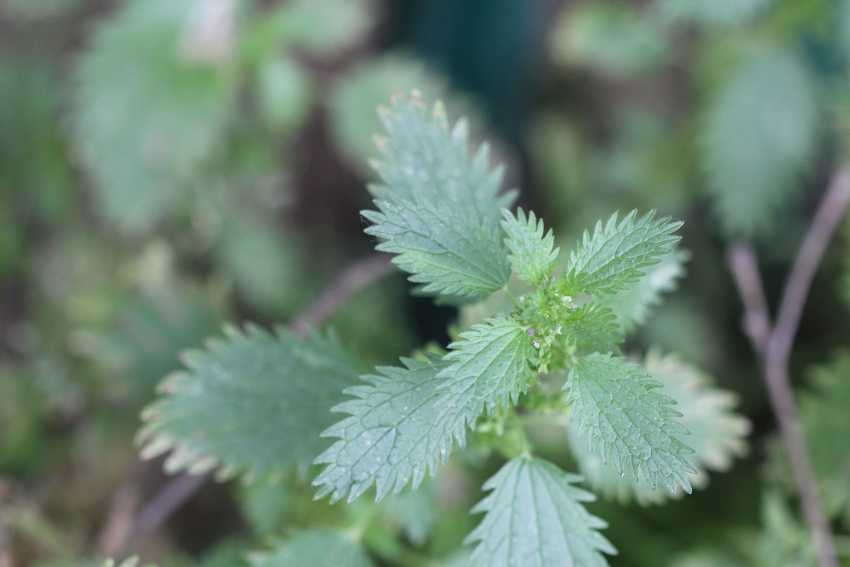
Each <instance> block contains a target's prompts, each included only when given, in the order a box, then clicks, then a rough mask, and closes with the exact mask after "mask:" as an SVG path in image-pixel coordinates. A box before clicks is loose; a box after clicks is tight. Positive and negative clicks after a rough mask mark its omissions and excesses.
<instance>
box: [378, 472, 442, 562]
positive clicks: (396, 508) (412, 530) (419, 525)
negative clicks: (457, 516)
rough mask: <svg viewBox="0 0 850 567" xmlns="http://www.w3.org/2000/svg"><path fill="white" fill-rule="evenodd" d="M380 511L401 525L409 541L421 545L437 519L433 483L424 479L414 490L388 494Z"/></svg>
mask: <svg viewBox="0 0 850 567" xmlns="http://www.w3.org/2000/svg"><path fill="white" fill-rule="evenodd" d="M381 511H382V513H383V514H384V515H386V516H387V517H388V518H390V519H391V520H392V521H393V522H395V523H397V524H398V525H399V526H400V527H401V529H402V531H403V532H404V535H405V536H406V537H407V539H408V540H410V543H412V544H413V545H415V546H417V547H420V546H422V545H423V544H424V543H425V540H426V539H428V535H429V534H430V533H431V529H432V528H433V527H434V524H435V523H436V522H437V519H438V510H437V494H436V491H435V489H434V483H433V482H432V481H431V480H425V481H424V482H423V483H422V484H421V485H419V488H417V489H416V490H410V489H405V490H402V491H401V492H399V493H398V494H393V495H391V496H388V497H387V498H385V499H384V500H383V505H382V507H381Z"/></svg>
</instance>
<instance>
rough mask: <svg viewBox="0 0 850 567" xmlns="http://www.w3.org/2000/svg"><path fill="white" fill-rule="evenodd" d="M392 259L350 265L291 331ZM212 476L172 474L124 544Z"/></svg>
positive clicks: (317, 318)
mask: <svg viewBox="0 0 850 567" xmlns="http://www.w3.org/2000/svg"><path fill="white" fill-rule="evenodd" d="M390 259H391V256H389V255H386V254H380V255H374V256H369V257H367V258H365V259H363V260H360V261H358V262H355V263H354V264H353V265H351V266H349V267H348V269H346V270H345V271H344V272H343V273H342V274H341V275H340V276H339V277H338V278H337V279H336V280H335V281H334V282H333V283H332V284H331V285H330V286H328V287H327V288H326V289H325V291H324V292H322V294H321V295H320V296H319V297H318V298H317V299H316V300H315V301H313V303H311V304H310V305H309V306H308V307H307V308H306V309H305V310H304V311H302V312H301V313H300V314H298V315H297V316H296V317H294V318H293V319H292V322H291V323H290V329H291V330H292V332H293V333H294V334H295V335H297V336H300V337H304V336H306V334H307V332H308V329H309V328H310V327H311V326H319V325H321V324H322V323H323V322H324V321H326V320H327V319H328V318H329V317H330V316H331V315H333V313H334V312H335V311H337V310H338V309H339V308H340V307H342V306H343V305H345V303H346V302H348V300H350V299H351V297H352V296H354V295H355V294H357V293H358V292H359V291H361V290H362V289H363V288H365V287H367V286H368V285H369V284H371V283H373V282H375V281H377V280H379V279H380V278H382V277H383V276H385V275H387V274H389V273H390V271H391V264H390ZM211 476H212V475H211V474H210V473H207V474H201V475H192V474H189V473H186V472H184V473H181V474H179V475H177V476H176V477H174V478H172V479H171V480H170V481H169V482H168V484H166V485H165V486H164V487H163V488H161V489H160V490H159V491H158V492H157V493H156V494H154V495H153V497H152V498H151V499H150V500H148V501H147V502H146V503H145V504H144V505H143V506H142V507H141V509H140V510H139V512H138V514H136V517H135V522H134V525H133V530H132V533H131V534H129V535H128V537H127V539H126V541H125V546H126V545H128V544H130V543H131V542H136V541H138V539H139V538H141V537H142V536H144V535H146V534H149V533H151V532H153V531H154V530H156V529H157V528H159V527H160V526H161V525H162V524H163V523H164V522H165V521H166V520H167V519H168V518H169V517H170V516H171V514H173V513H174V512H175V511H176V510H177V509H178V508H180V507H181V506H182V505H183V504H184V503H185V502H186V501H187V500H189V498H191V497H192V495H193V494H195V493H196V492H197V491H198V490H199V489H200V488H201V486H203V485H204V483H206V481H207V480H208V479H209V478H210V477H211ZM122 547H123V546H122Z"/></svg>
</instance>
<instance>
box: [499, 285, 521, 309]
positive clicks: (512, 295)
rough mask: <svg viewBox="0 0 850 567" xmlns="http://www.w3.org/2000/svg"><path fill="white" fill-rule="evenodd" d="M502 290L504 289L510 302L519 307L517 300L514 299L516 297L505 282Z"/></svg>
mask: <svg viewBox="0 0 850 567" xmlns="http://www.w3.org/2000/svg"><path fill="white" fill-rule="evenodd" d="M502 291H504V292H505V293H506V294H507V295H508V297H509V298H510V299H511V302H513V304H514V307H516V308H517V309H519V307H520V305H519V301H517V300H516V297H514V294H512V293H511V291H510V290H509V289H508V285H507V284H505V287H503V288H502Z"/></svg>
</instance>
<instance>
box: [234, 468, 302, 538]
mask: <svg viewBox="0 0 850 567" xmlns="http://www.w3.org/2000/svg"><path fill="white" fill-rule="evenodd" d="M240 488H241V490H240V491H239V492H240V499H239V500H240V504H241V507H240V509H241V511H242V517H243V518H245V520H246V521H247V523H248V525H250V526H251V531H252V532H253V533H254V535H256V536H258V537H265V536H268V535H272V534H276V533H280V530H281V528H282V527H283V526H284V522H285V521H286V520H287V519H288V517H289V516H290V514H291V512H292V511H293V510H292V509H293V504H294V503H293V500H294V494H293V493H294V492H295V490H294V489H293V487H292V486H290V483H289V482H287V481H286V479H274V480H269V479H265V478H261V479H257V480H255V481H254V482H252V483H248V484H243V486H242V487H240Z"/></svg>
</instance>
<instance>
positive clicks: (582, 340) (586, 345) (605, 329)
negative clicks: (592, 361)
mask: <svg viewBox="0 0 850 567" xmlns="http://www.w3.org/2000/svg"><path fill="white" fill-rule="evenodd" d="M617 329H619V325H617V317H616V316H615V315H614V313H613V312H612V311H611V310H610V309H608V308H607V307H600V306H599V305H598V304H596V303H588V304H586V305H583V306H581V307H579V308H578V309H577V310H576V311H575V312H573V314H572V317H571V318H570V324H569V326H568V327H567V329H566V331H565V332H566V335H567V339H568V340H569V341H570V342H571V343H572V344H574V345H575V346H576V348H577V349H578V352H579V353H580V354H590V353H593V352H602V353H607V352H616V353H619V352H620V347H618V346H617V343H621V342H623V337H622V336H620V335H619V334H617Z"/></svg>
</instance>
